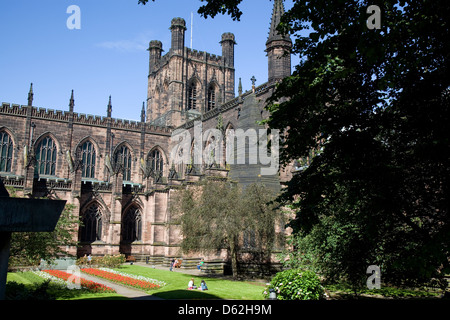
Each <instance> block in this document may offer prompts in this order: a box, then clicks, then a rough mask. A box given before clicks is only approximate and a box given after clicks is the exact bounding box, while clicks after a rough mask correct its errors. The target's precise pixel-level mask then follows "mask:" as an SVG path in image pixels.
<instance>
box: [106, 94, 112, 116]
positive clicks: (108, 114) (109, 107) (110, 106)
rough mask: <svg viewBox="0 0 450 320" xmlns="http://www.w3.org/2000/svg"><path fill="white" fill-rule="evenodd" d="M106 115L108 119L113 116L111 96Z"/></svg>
mask: <svg viewBox="0 0 450 320" xmlns="http://www.w3.org/2000/svg"><path fill="white" fill-rule="evenodd" d="M106 113H107V116H108V117H111V114H112V104H111V96H109V102H108V109H107V110H106Z"/></svg>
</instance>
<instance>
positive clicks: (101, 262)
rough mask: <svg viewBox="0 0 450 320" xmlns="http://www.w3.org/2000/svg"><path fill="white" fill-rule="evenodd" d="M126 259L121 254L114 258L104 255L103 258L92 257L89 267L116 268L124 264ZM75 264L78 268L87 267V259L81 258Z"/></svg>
mask: <svg viewBox="0 0 450 320" xmlns="http://www.w3.org/2000/svg"><path fill="white" fill-rule="evenodd" d="M125 261H126V258H125V255H123V254H118V255H115V256H111V255H105V256H103V257H98V256H94V257H92V261H91V265H90V266H96V267H99V268H102V267H105V268H118V267H120V265H121V264H123V263H125ZM76 264H77V265H78V266H87V265H88V261H87V257H81V258H79V259H78V260H77V262H76Z"/></svg>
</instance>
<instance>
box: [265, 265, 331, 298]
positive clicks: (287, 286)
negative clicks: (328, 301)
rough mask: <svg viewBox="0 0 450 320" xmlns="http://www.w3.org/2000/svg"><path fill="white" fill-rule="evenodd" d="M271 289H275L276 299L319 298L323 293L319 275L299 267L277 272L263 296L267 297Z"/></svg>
mask: <svg viewBox="0 0 450 320" xmlns="http://www.w3.org/2000/svg"><path fill="white" fill-rule="evenodd" d="M271 289H273V290H275V293H276V294H277V299H278V300H319V299H321V298H323V294H324V289H323V287H322V285H321V284H320V279H319V277H318V276H317V275H316V274H315V273H314V272H312V271H307V270H301V269H290V270H285V271H282V272H278V273H277V274H276V275H275V277H273V279H272V281H271V282H270V284H269V285H268V287H267V288H266V289H265V290H264V293H263V294H264V296H265V298H269V292H270V290H271Z"/></svg>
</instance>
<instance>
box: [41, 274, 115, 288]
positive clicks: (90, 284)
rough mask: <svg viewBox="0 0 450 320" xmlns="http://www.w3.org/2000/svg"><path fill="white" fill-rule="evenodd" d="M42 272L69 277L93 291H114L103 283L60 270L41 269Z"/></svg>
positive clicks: (63, 277) (59, 276) (62, 277)
mask: <svg viewBox="0 0 450 320" xmlns="http://www.w3.org/2000/svg"><path fill="white" fill-rule="evenodd" d="M43 271H44V272H47V273H48V274H50V275H52V276H54V277H57V278H60V279H63V280H65V281H67V280H69V278H71V280H72V282H76V283H80V285H81V286H82V287H83V288H86V289H88V290H90V291H93V292H116V291H115V290H114V289H111V288H110V287H107V286H105V285H103V284H100V283H97V282H94V281H90V280H86V279H84V278H81V277H78V276H75V275H72V274H70V273H67V272H64V271H60V270H43Z"/></svg>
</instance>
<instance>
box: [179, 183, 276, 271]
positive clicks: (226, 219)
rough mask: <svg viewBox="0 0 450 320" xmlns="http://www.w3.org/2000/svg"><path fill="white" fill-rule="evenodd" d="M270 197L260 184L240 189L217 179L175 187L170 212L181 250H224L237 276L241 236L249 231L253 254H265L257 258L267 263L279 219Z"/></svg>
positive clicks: (268, 192)
mask: <svg viewBox="0 0 450 320" xmlns="http://www.w3.org/2000/svg"><path fill="white" fill-rule="evenodd" d="M273 199H274V196H273V195H271V194H270V191H268V189H266V188H265V187H263V186H260V185H251V186H249V187H247V188H246V190H244V191H242V190H241V188H240V187H239V186H237V185H236V184H233V183H230V182H228V181H220V180H207V181H204V182H202V183H200V184H198V185H195V186H190V187H188V188H185V189H180V190H178V191H177V193H176V195H175V196H174V197H173V200H172V202H171V212H172V213H173V214H174V215H175V217H176V218H178V221H179V224H180V228H181V233H182V235H183V240H182V242H181V250H182V251H183V252H185V253H189V252H205V253H211V252H217V251H218V250H221V249H227V251H228V253H229V257H230V260H231V266H232V272H233V276H234V277H236V276H237V274H238V260H239V254H240V253H241V250H242V246H243V239H242V237H243V234H244V233H245V232H246V231H249V230H251V231H252V233H253V234H254V235H255V246H256V247H257V248H254V249H255V253H258V257H259V258H261V256H263V257H264V258H263V259H261V260H260V261H264V262H267V261H268V260H269V259H270V253H271V251H272V247H273V245H274V243H275V240H276V234H275V223H276V221H277V219H279V218H280V214H279V211H278V210H276V209H275V208H274V207H275V206H274V204H272V203H270V201H271V200H273ZM263 253H264V254H263Z"/></svg>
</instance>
